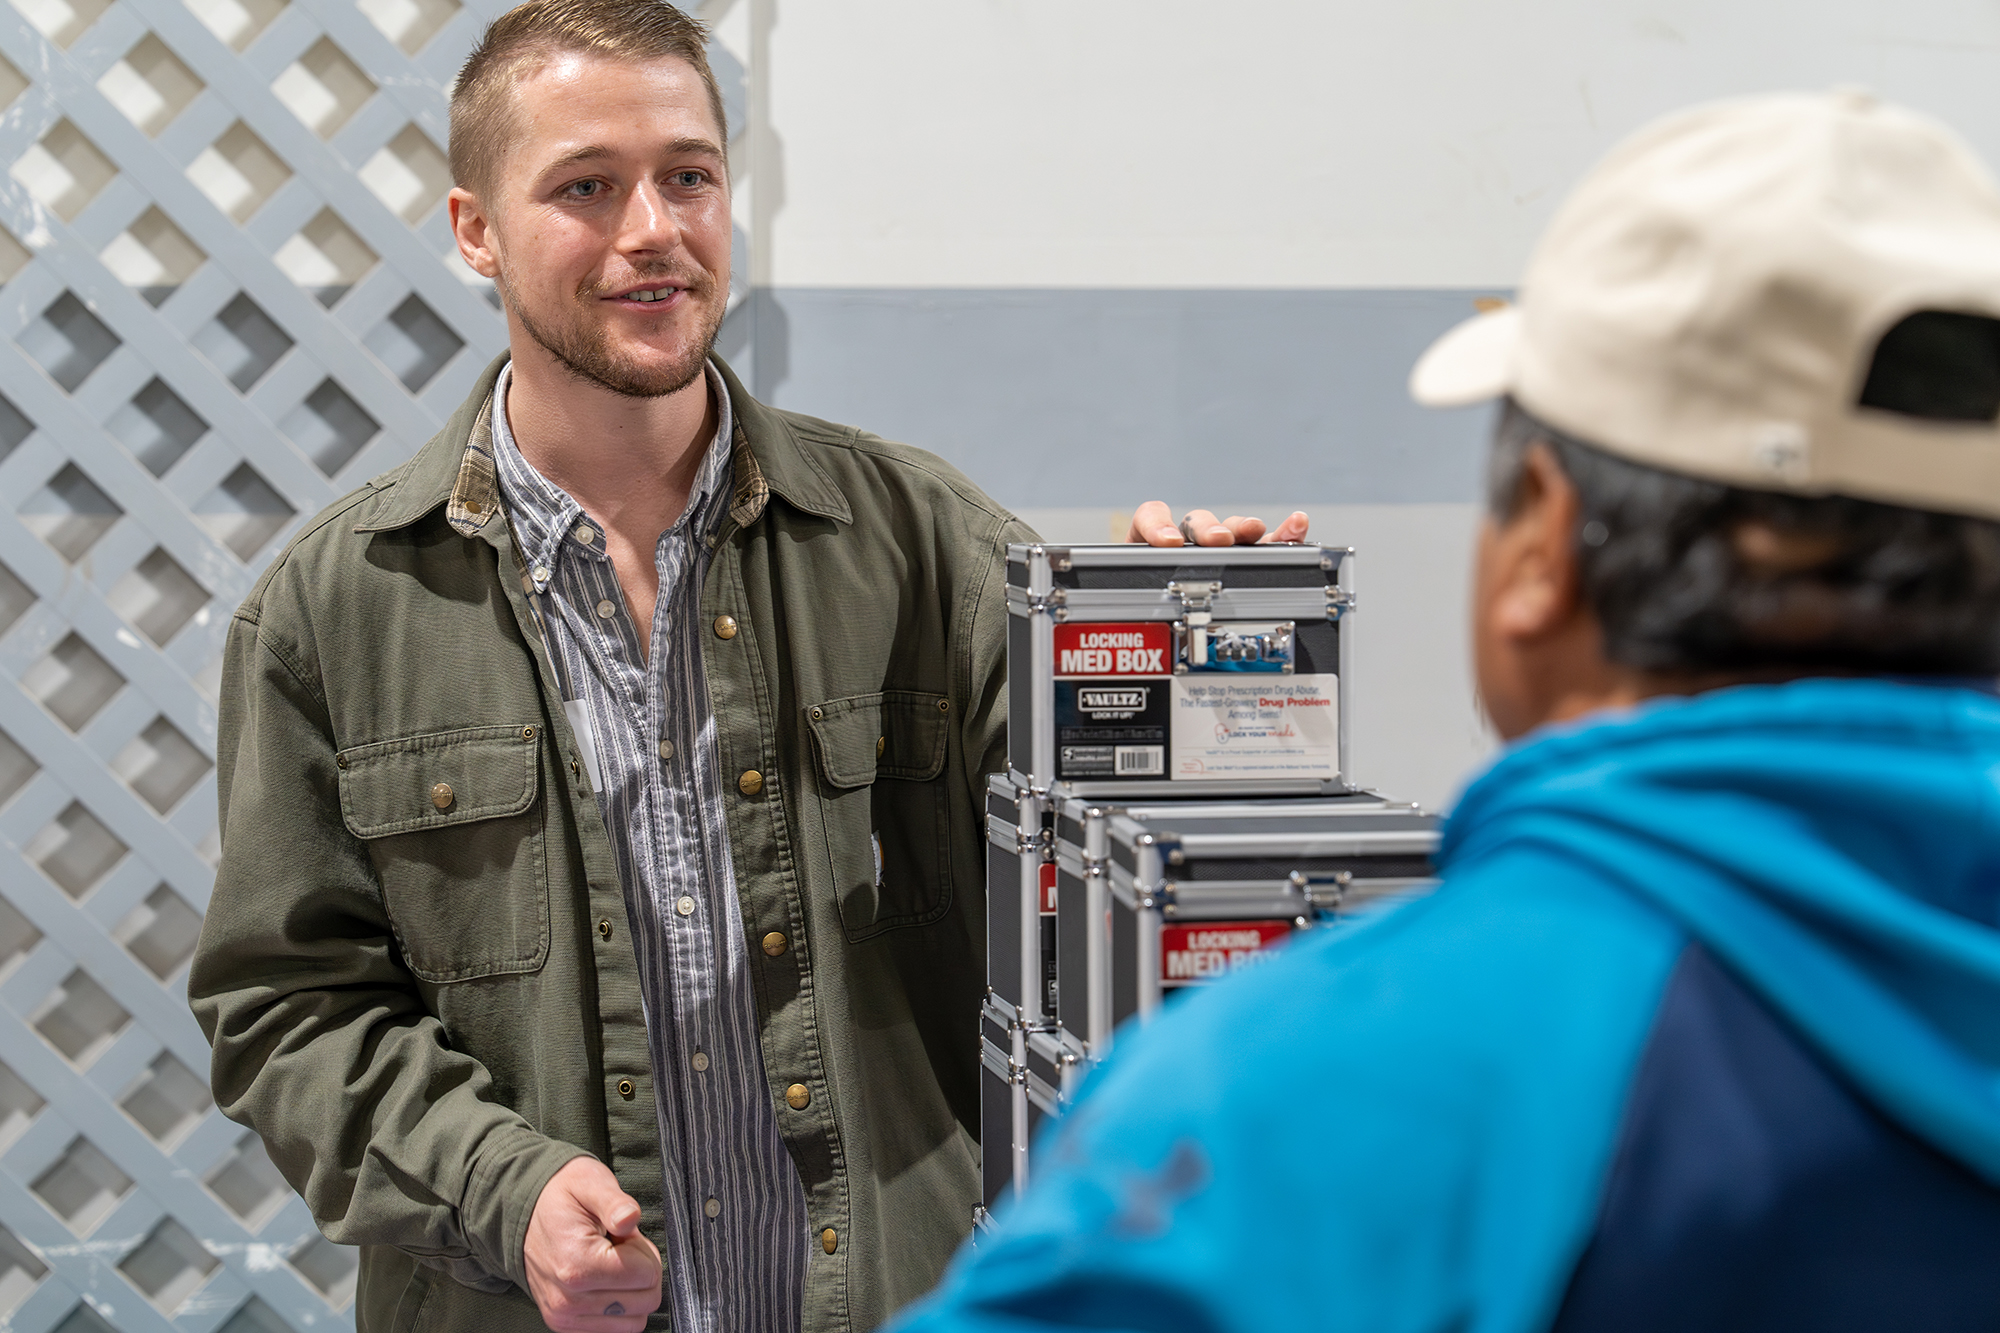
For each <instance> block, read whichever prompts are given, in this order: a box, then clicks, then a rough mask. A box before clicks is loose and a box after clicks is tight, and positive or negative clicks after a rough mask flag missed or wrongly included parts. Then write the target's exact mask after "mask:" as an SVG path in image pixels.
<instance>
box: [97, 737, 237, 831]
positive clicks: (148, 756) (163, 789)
mask: <svg viewBox="0 0 2000 1333" xmlns="http://www.w3.org/2000/svg"><path fill="white" fill-rule="evenodd" d="M213 767H215V765H214V764H212V763H210V762H209V758H208V756H207V755H205V754H203V753H202V752H201V751H200V750H199V749H197V748H196V747H195V743H194V742H193V741H191V740H189V739H188V738H187V737H186V736H184V735H182V734H181V729H180V728H179V727H177V726H175V725H174V724H173V723H171V722H169V721H167V719H166V718H165V717H156V718H154V719H153V720H152V721H151V722H149V723H147V724H146V729H145V730H144V731H141V732H140V733H139V734H138V735H137V736H134V737H133V738H132V739H131V741H130V742H129V743H128V744H127V745H126V746H125V748H124V749H122V750H120V751H119V752H118V753H117V755H115V756H114V757H113V758H112V760H111V771H112V772H113V773H115V774H117V775H118V776H119V777H120V778H121V779H123V780H124V782H125V784H126V785H127V786H129V787H130V788H131V789H132V790H133V791H135V792H137V793H139V796H140V798H141V799H143V800H144V801H145V802H146V804H147V805H150V806H152V807H153V809H154V810H156V811H158V812H159V813H160V814H163V815H164V814H166V813H167V812H168V811H169V810H172V809H173V808H174V807H175V806H176V805H179V804H180V801H181V798H182V797H183V796H186V795H187V794H188V793H189V792H191V791H193V790H194V788H195V784H196V783H198V782H200V781H201V780H202V779H203V778H205V777H207V776H208V770H209V769H211V768H213Z"/></svg>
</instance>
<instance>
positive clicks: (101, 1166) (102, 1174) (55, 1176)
mask: <svg viewBox="0 0 2000 1333" xmlns="http://www.w3.org/2000/svg"><path fill="white" fill-rule="evenodd" d="M28 1188H29V1189H31V1190H33V1191H34V1192H35V1195H36V1197H37V1198H39V1199H41V1201H42V1202H43V1203H45V1204H47V1205H48V1206H49V1210H50V1211H51V1212H53V1213H54V1214H55V1215H56V1216H57V1217H60V1218H61V1219H62V1220H63V1222H64V1223H65V1224H67V1225H68V1227H69V1229H70V1230H71V1231H74V1232H76V1233H77V1234H78V1235H79V1236H87V1235H89V1234H90V1229H91V1228H92V1227H94V1226H96V1225H97V1224H98V1223H99V1222H101V1221H103V1220H104V1217H105V1215H106V1214H107V1213H109V1212H110V1211H111V1210H112V1209H113V1208H115V1207H117V1206H118V1201H119V1200H120V1199H122V1198H124V1197H125V1193H126V1191H128V1190H130V1189H131V1188H132V1177H130V1176H128V1175H126V1174H125V1173H124V1172H123V1171H120V1170H119V1169H118V1164H117V1163H116V1162H114V1161H112V1160H111V1159H110V1158H109V1157H106V1156H105V1155H104V1153H103V1152H102V1151H100V1150H99V1149H98V1147H97V1145H96V1144H94V1143H92V1142H91V1141H90V1140H89V1139H86V1138H84V1137H82V1136H81V1135H78V1136H77V1137H76V1138H74V1139H72V1140H71V1141H70V1145H69V1148H68V1149H67V1150H66V1151H65V1152H64V1153H63V1155H62V1156H61V1157H59V1158H57V1159H56V1163H55V1165H54V1166H51V1167H50V1168H49V1169H48V1170H46V1171H44V1172H43V1173H42V1174H41V1175H40V1176H39V1177H38V1178H37V1179H36V1180H35V1183H34V1184H32V1185H30V1186H29V1187H28Z"/></svg>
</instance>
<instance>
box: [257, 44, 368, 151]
mask: <svg viewBox="0 0 2000 1333" xmlns="http://www.w3.org/2000/svg"><path fill="white" fill-rule="evenodd" d="M271 91H272V92H273V93H275V94H276V95H277V98H278V100H279V101H280V102H283V103H284V104H285V106H286V107H287V108H288V109H289V110H290V111H291V113H292V114H293V115H295V116H297V117H298V118H299V119H300V120H302V121H304V122H305V123H306V128H307V129H310V130H311V131H312V132H313V133H314V134H317V135H318V136H319V137H320V138H322V139H331V138H332V137H333V136H334V135H336V134H338V133H339V132H340V129H341V127H342V126H344V125H346V124H347V122H348V121H350V120H352V119H353V118H354V113H355V112H357V111H359V110H360V109H361V108H362V106H363V105H364V104H365V103H366V102H367V101H368V99H369V98H371V97H373V96H374V95H375V84H374V81H373V80H371V79H370V78H369V77H368V76H367V75H366V74H364V73H362V72H361V66H359V65H357V64H355V63H354V62H353V61H352V60H349V59H348V58H347V52H345V51H343V50H341V49H340V48H339V47H337V46H335V45H334V44H333V40H332V39H331V38H329V37H322V38H320V39H319V40H318V41H316V42H314V43H313V44H312V45H311V46H310V47H308V48H307V49H306V52H305V54H304V55H301V56H300V57H299V58H298V59H297V60H294V61H293V62H292V63H291V64H289V65H287V66H286V67H285V72H284V73H282V74H280V75H279V76H278V77H277V80H276V81H275V82H273V83H272V84H271Z"/></svg>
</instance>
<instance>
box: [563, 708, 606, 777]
mask: <svg viewBox="0 0 2000 1333" xmlns="http://www.w3.org/2000/svg"><path fill="white" fill-rule="evenodd" d="M563 712H565V713H567V714H568V715H569V729H570V730H571V731H573V732H575V733H576V748H577V753H578V754H579V755H580V756H581V757H582V759H583V771H584V772H586V773H588V774H590V789H591V790H592V791H593V792H601V791H603V790H604V776H603V774H601V773H599V772H598V769H597V733H596V732H595V731H592V730H591V727H590V712H589V710H588V709H586V708H585V707H584V705H583V700H581V699H565V700H563Z"/></svg>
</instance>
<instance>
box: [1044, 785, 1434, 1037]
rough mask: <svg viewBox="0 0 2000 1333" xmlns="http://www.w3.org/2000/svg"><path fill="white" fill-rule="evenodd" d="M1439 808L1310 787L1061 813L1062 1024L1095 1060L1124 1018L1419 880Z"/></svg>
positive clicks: (1073, 805)
mask: <svg viewBox="0 0 2000 1333" xmlns="http://www.w3.org/2000/svg"><path fill="white" fill-rule="evenodd" d="M1437 844H1438V819H1437V816H1435V815H1431V814H1427V813H1425V812H1424V811H1423V810H1421V809H1419V808H1418V807H1416V806H1414V805H1405V804H1400V803H1398V802H1394V801H1389V800H1385V799H1384V798H1382V797H1380V796H1377V795H1374V794H1373V793H1367V792H1356V793H1350V794H1348V795H1345V796H1340V797H1332V798H1326V799H1314V800H1293V801H1227V802H1222V801H1218V802H1199V803H1197V802H1174V803H1164V802H1162V803H1156V804H1142V803H1125V804H1113V803H1110V802H1105V801H1093V800H1089V799H1085V798H1082V797H1072V798H1069V799H1067V800H1065V801H1064V802H1063V803H1062V805H1061V807H1060V808H1059V809H1058V810H1057V812H1056V819H1055V859H1056V884H1057V888H1056V906H1057V912H1058V916H1057V926H1056V937H1057V945H1056V950H1057V960H1056V975H1057V978H1058V980H1059V984H1060V988H1061V993H1062V996H1063V1003H1062V1027H1063V1030H1064V1032H1065V1033H1066V1034H1067V1035H1068V1036H1070V1037H1072V1038H1074V1039H1075V1041H1076V1043H1077V1044H1078V1047H1079V1048H1080V1050H1081V1052H1082V1054H1083V1055H1084V1056H1085V1058H1087V1059H1102V1058H1103V1057H1104V1056H1105V1054H1107V1053H1108V1052H1109V1050H1110V1049H1111V1041H1112V1033H1113V1031H1114V1030H1115V1029H1116V1028H1117V1026H1118V1024H1120V1023H1122V1022H1124V1021H1125V1020H1126V1019H1128V1018H1132V1017H1135V1016H1136V1017H1138V1018H1140V1019H1146V1018H1150V1017H1151V1016H1152V1015H1153V1014H1154V1013H1155V1012H1157V1010H1158V1009H1159V1007H1160V1003H1161V1001H1162V999H1163V998H1164V996H1165V995H1166V994H1167V992H1169V991H1172V990H1176V989H1178V988H1180V987H1182V986H1188V985H1197V984H1200V983H1202V982H1204V981H1208V980H1212V979H1214V978H1215V977H1218V976H1222V975H1226V974H1227V973H1228V972H1230V971H1233V970H1235V969H1236V968H1237V967H1241V966H1244V965H1246V964H1248V963H1252V962H1254V961H1257V960H1258V959H1261V958H1262V957H1263V956H1265V955H1266V954H1267V953H1268V952H1269V951H1270V950H1271V949H1272V948H1274V947H1275V946H1276V945H1278V944H1280V943H1282V942H1283V941H1284V940H1285V939H1286V938H1288V937H1289V936H1290V935H1291V934H1292V933H1293V932H1294V931H1296V930H1302V929H1311V928H1313V927H1315V926H1317V925H1320V924H1323V923H1325V922H1326V921H1328V920H1330V919H1332V918H1334V917H1336V916H1338V915H1339V914H1340V913H1341V912H1342V911H1345V910H1347V909H1351V908H1354V907H1357V906H1360V905H1362V904H1364V903H1368V902H1371V901H1374V900H1376V899H1380V898H1384V897H1387V896H1390V895H1400V894H1412V893H1419V892H1422V891H1425V890H1427V889H1428V888H1429V887H1430V886H1431V884H1432V880H1431V873H1432V860H1433V857H1434V856H1435V854H1436V851H1437Z"/></svg>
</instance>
